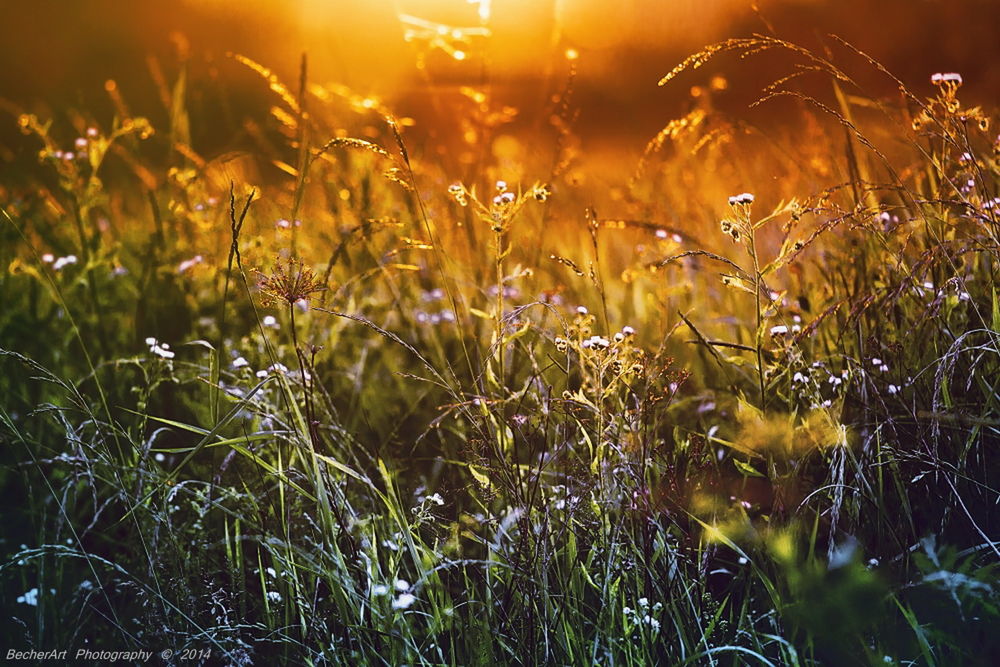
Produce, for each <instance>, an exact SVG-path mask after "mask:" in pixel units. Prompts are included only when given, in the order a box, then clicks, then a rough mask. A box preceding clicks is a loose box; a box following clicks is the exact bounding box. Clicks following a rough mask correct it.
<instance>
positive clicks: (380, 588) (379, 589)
mask: <svg viewBox="0 0 1000 667" xmlns="http://www.w3.org/2000/svg"><path fill="white" fill-rule="evenodd" d="M388 592H389V587H388V586H386V585H385V584H375V585H374V586H372V594H373V595H385V594H386V593H388Z"/></svg>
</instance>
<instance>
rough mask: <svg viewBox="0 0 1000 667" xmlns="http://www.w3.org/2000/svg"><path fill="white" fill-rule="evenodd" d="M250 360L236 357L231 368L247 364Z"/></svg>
mask: <svg viewBox="0 0 1000 667" xmlns="http://www.w3.org/2000/svg"><path fill="white" fill-rule="evenodd" d="M249 365H250V362H249V361H247V360H246V358H245V357H236V358H235V359H234V360H233V368H243V367H244V366H249Z"/></svg>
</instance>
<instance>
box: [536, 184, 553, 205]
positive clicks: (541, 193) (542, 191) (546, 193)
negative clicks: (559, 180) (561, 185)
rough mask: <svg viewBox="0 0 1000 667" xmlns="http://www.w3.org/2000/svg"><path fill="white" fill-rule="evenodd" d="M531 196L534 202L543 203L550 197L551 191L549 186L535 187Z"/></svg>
mask: <svg viewBox="0 0 1000 667" xmlns="http://www.w3.org/2000/svg"><path fill="white" fill-rule="evenodd" d="M531 194H532V196H533V197H534V198H535V200H536V201H545V200H546V199H548V198H549V197H550V196H551V195H552V191H551V190H549V186H547V185H539V186H537V187H535V189H534V190H533V191H532V193H531Z"/></svg>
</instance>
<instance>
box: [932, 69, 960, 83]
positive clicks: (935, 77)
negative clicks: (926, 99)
mask: <svg viewBox="0 0 1000 667" xmlns="http://www.w3.org/2000/svg"><path fill="white" fill-rule="evenodd" d="M931 83H933V84H934V85H935V86H940V85H942V84H945V83H951V84H955V85H959V86H961V85H962V75H961V74H959V73H958V72H945V73H944V74H942V73H941V72H938V73H936V74H931Z"/></svg>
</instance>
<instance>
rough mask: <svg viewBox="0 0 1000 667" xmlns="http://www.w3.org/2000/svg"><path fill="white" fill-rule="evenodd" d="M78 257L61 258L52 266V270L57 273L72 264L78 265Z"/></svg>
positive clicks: (67, 256)
mask: <svg viewBox="0 0 1000 667" xmlns="http://www.w3.org/2000/svg"><path fill="white" fill-rule="evenodd" d="M76 262H77V259H76V255H66V256H65V257H60V258H59V259H57V260H56V261H55V263H54V264H53V265H52V268H53V269H54V270H56V271H61V270H62V269H63V267H66V266H69V265H70V264H76Z"/></svg>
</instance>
